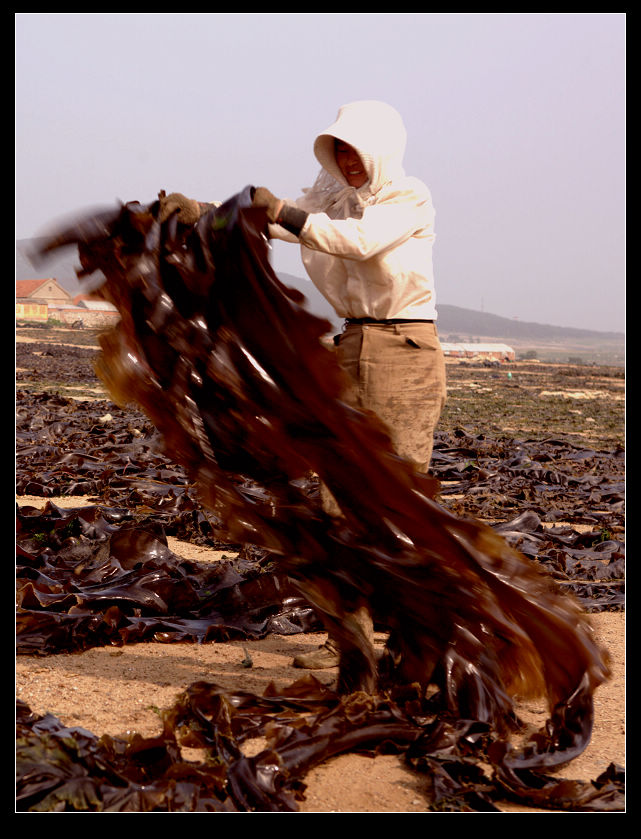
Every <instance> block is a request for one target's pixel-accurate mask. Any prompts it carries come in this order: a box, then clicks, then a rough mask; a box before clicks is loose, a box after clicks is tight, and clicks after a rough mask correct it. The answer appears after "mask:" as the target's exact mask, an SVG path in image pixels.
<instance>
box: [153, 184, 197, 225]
mask: <svg viewBox="0 0 641 839" xmlns="http://www.w3.org/2000/svg"><path fill="white" fill-rule="evenodd" d="M158 200H159V201H160V213H159V215H158V218H159V220H160V222H161V223H162V222H164V221H166V220H167V219H168V218H169V216H170V215H171V214H172V213H174V212H176V213H177V216H178V221H179V222H180V223H181V224H196V222H197V221H198V219H199V218H200V212H201V211H200V204H199V203H198V201H195V200H194V199H193V198H187V197H186V196H185V195H183V194H182V193H180V192H171V193H169V195H165V191H164V190H162V191H161V192H160V193H159V194H158Z"/></svg>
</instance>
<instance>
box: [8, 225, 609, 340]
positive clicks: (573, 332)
mask: <svg viewBox="0 0 641 839" xmlns="http://www.w3.org/2000/svg"><path fill="white" fill-rule="evenodd" d="M37 243H38V240H37V239H19V240H18V241H17V242H16V279H17V280H30V279H40V278H45V277H55V279H56V280H58V282H59V283H60V285H62V286H63V287H64V288H65V289H66V290H67V291H69V292H70V293H71V294H76V293H78V292H79V291H80V290H81V286H80V283H79V282H78V278H77V276H76V273H75V268H76V266H77V265H78V259H77V254H76V251H75V249H74V248H69V249H66V250H63V251H61V252H59V253H57V254H55V255H53V256H52V257H51V258H48V259H47V261H46V262H44V263H43V264H42V265H36V266H34V264H33V262H32V260H31V258H30V254H31V253H33V250H34V248H35V246H36V245H37ZM279 277H280V279H281V280H282V282H283V283H284V284H285V285H288V286H292V287H294V288H297V289H299V291H301V292H302V293H303V294H304V295H305V297H306V298H307V302H308V307H309V309H310V311H312V312H314V314H317V315H319V316H320V317H324V318H326V319H327V320H329V321H330V323H331V324H332V325H333V327H334V328H335V329H337V330H338V329H340V326H341V320H340V318H338V317H337V316H336V314H335V312H334V310H333V309H332V307H331V306H330V304H329V303H328V302H327V301H326V300H325V298H324V297H323V296H322V295H321V294H320V292H319V291H318V290H317V289H316V287H315V286H314V285H313V283H311V282H310V281H309V280H305V279H302V278H301V277H296V276H293V275H292V274H285V273H280V274H279ZM438 315H439V316H438V328H439V333H440V335H441V338H442V339H443V340H456V339H458V340H460V341H464V342H465V341H470V340H473V339H475V338H484V339H489V338H493V339H497V340H501V341H506V342H515V343H520V344H523V343H527V342H532V343H540V342H548V341H549V342H560V343H568V344H573V343H576V342H582V341H587V342H592V341H601V342H607V343H608V344H609V343H613V344H619V343H620V345H621V347H623V341H624V336H623V334H622V333H620V332H599V331H596V330H589V329H575V328H572V327H564V326H551V325H547V324H541V323H530V322H528V321H522V320H513V319H511V318H505V317H501V316H499V315H493V314H490V313H488V312H479V311H476V310H474V309H465V308H462V307H460V306H450V305H448V304H446V303H441V304H439V307H438Z"/></svg>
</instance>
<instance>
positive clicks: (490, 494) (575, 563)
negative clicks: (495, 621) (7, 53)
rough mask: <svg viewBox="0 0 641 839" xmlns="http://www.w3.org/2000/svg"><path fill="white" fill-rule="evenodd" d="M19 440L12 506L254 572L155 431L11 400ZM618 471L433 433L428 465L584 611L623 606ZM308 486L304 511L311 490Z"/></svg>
mask: <svg viewBox="0 0 641 839" xmlns="http://www.w3.org/2000/svg"><path fill="white" fill-rule="evenodd" d="M16 431H17V455H18V456H17V484H16V491H17V493H18V494H19V495H35V496H41V497H44V498H52V499H55V498H56V497H58V496H74V495H88V496H92V497H93V498H94V500H95V503H96V504H100V505H109V506H110V507H112V508H114V507H118V508H121V511H122V512H121V515H124V514H126V517H127V518H128V520H131V521H135V522H136V523H137V524H138V525H144V526H147V527H150V528H154V529H155V530H156V531H158V528H159V527H162V531H163V533H164V535H165V536H174V537H176V538H182V539H185V540H189V541H191V542H194V543H198V544H203V545H209V546H211V547H214V548H218V549H228V550H229V551H234V552H241V554H242V555H243V556H244V557H246V558H247V556H248V554H250V555H251V558H252V559H253V560H256V559H257V556H258V555H262V556H263V557H264V555H265V554H266V552H265V551H260V549H255V548H254V549H252V548H251V546H248V545H238V544H233V543H231V541H230V538H229V535H228V534H227V532H226V530H225V523H224V522H222V521H220V520H218V519H216V518H215V517H214V516H213V515H212V514H210V513H209V512H208V511H207V510H206V509H204V508H203V507H202V505H201V504H200V503H199V500H198V496H197V492H196V491H195V488H194V487H193V486H192V485H191V484H190V483H189V481H188V479H187V476H186V474H185V470H184V469H183V468H182V467H181V466H179V465H177V464H175V463H173V462H172V461H171V460H170V459H169V458H168V457H167V455H165V454H163V453H162V451H161V449H160V444H159V441H158V440H157V433H156V430H155V428H154V427H153V426H152V425H151V423H150V422H149V420H148V419H147V418H146V417H145V416H144V414H142V413H141V412H139V411H137V410H135V409H134V408H132V407H130V408H127V409H124V408H120V407H118V406H117V405H115V404H114V403H112V402H109V401H107V400H99V401H87V402H83V401H75V400H73V399H67V398H65V397H61V396H57V395H54V394H49V393H29V392H23V391H19V392H18V394H17V424H16ZM623 468H624V459H623V457H622V455H621V453H619V452H616V451H614V452H604V451H593V450H589V449H581V448H578V447H576V446H575V445H572V444H571V443H569V442H567V441H563V440H559V439H553V440H545V441H528V440H498V439H489V438H488V437H487V436H483V435H477V436H474V435H472V434H469V433H465V432H463V431H462V430H459V431H457V432H455V433H454V434H447V433H445V432H438V433H437V439H436V443H435V448H434V457H433V472H434V474H435V475H437V476H438V477H439V479H440V480H441V481H442V482H443V484H442V487H441V498H442V500H443V503H444V504H445V505H446V506H447V507H448V508H449V509H451V510H452V511H453V512H455V513H456V514H458V515H464V516H469V515H475V516H478V517H481V518H484V519H489V520H493V521H496V522H497V523H496V524H495V525H494V527H495V529H496V530H497V531H499V532H500V533H502V535H503V536H504V538H506V539H507V540H508V541H510V543H511V544H513V545H514V546H515V547H516V548H518V550H519V551H521V552H522V553H523V554H525V555H526V556H528V557H529V558H531V559H532V561H534V562H537V563H539V564H540V565H542V567H544V568H545V570H546V571H547V572H548V573H549V574H551V575H552V576H553V577H555V578H556V579H557V580H558V581H559V582H560V583H561V584H562V585H563V586H564V587H565V588H566V589H567V590H568V591H571V592H572V593H573V594H574V595H575V596H576V597H578V598H579V599H580V601H581V603H582V606H583V607H584V608H585V609H586V610H587V611H599V610H602V609H618V608H623V605H624V596H625V569H624V544H623V523H624V521H623V520H624V508H623V505H624V498H623ZM306 484H307V487H308V496H309V497H310V499H311V498H313V497H314V496H315V493H316V490H317V486H316V484H317V482H316V481H315V480H314V479H313V478H311V477H310V478H308V479H307V481H306ZM54 515H55V516H61V515H69V514H63V513H62V511H59V512H58V513H54ZM110 515H111V516H112V517H113V515H114V513H113V511H112V512H111V514H110ZM30 521H31V522H32V525H33V527H36V528H38V527H40V529H41V531H42V532H48V531H49V530H52V529H53V527H48V526H47V525H46V524H45V523H43V524H36V521H37V519H35V518H34V517H33V514H32V515H31V517H30ZM577 524H581V525H588V526H589V529H587V530H586V528H585V527H582V528H581V529H580V530H579V529H577V528H575V527H573V525H577ZM264 564H265V560H264V561H263V565H264Z"/></svg>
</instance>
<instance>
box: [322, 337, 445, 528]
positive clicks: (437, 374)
mask: <svg viewBox="0 0 641 839" xmlns="http://www.w3.org/2000/svg"><path fill="white" fill-rule="evenodd" d="M336 351H337V356H338V360H339V363H340V365H341V367H342V368H343V369H344V370H345V371H346V372H347V373H348V374H349V378H350V380H351V381H352V387H351V389H350V391H349V392H348V393H347V394H345V397H344V398H345V400H346V401H347V402H349V403H350V404H352V405H355V406H356V407H358V408H362V409H364V410H371V411H373V412H374V413H375V414H377V415H378V417H379V418H380V419H381V420H382V421H383V422H384V423H385V425H386V426H387V428H388V431H389V433H390V436H391V438H392V444H393V446H394V450H395V451H396V452H397V453H398V454H400V455H401V456H402V457H404V458H407V459H408V460H409V461H410V462H411V463H413V465H414V468H415V469H416V470H417V471H419V472H427V470H428V467H429V463H430V459H431V457H432V447H433V444H434V430H435V428H436V425H437V423H438V421H439V418H440V416H441V411H442V410H443V406H444V404H445V395H446V386H445V361H444V357H443V351H442V349H441V345H440V342H439V339H438V332H437V330H436V325H435V324H433V323H418V322H417V323H394V324H378V323H372V324H369V323H368V324H352V323H348V324H347V325H346V327H345V330H344V332H343V333H342V334H341V335H340V338H339V341H338V344H337V350H336ZM321 497H322V499H323V507H324V509H325V510H326V512H328V513H330V514H332V515H337V513H339V511H338V508H337V506H336V502H335V501H334V499H333V498H332V497H331V495H330V493H329V492H328V491H327V489H326V488H325V487H324V486H321Z"/></svg>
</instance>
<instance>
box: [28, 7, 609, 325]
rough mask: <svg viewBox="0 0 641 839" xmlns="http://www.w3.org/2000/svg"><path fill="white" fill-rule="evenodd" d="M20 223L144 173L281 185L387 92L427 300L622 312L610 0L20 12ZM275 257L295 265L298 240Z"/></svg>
mask: <svg viewBox="0 0 641 839" xmlns="http://www.w3.org/2000/svg"><path fill="white" fill-rule="evenodd" d="M15 24H16V27H15V37H16V181H15V188H16V206H15V228H16V229H15V233H16V238H17V239H23V238H30V237H32V236H37V235H41V234H42V233H43V232H46V230H47V229H48V228H50V227H51V225H52V223H55V222H57V221H59V220H60V219H61V218H65V217H67V216H69V215H73V214H74V213H75V212H76V211H78V210H84V209H86V208H88V207H95V206H105V205H114V204H115V203H116V202H117V201H130V200H138V201H141V202H142V203H148V202H150V201H152V200H154V198H155V197H156V195H157V193H158V191H159V190H160V189H166V190H167V191H168V192H170V191H179V192H183V193H185V194H187V195H189V196H191V197H194V198H198V199H200V200H225V199H226V198H229V197H230V196H232V195H234V194H235V193H237V192H239V191H240V190H241V189H243V187H244V186H245V185H246V184H250V183H251V184H256V185H264V186H267V187H268V188H269V189H271V190H272V192H274V193H276V194H277V195H279V196H281V197H291V198H294V197H296V196H298V195H299V194H300V192H301V189H302V188H303V187H305V186H309V185H310V184H311V183H312V182H313V180H314V178H315V176H316V174H317V172H318V164H317V162H316V160H315V158H314V156H313V152H312V144H313V140H314V138H315V136H316V134H317V133H319V132H320V131H321V130H322V129H324V128H325V127H326V126H327V125H329V124H330V123H331V122H332V121H333V120H334V118H335V116H336V112H337V110H338V108H339V107H340V106H341V105H343V104H345V103H347V102H351V101H353V100H356V99H382V100H384V101H387V102H389V103H390V104H391V105H394V106H395V107H396V108H397V109H398V110H399V111H400V113H401V114H402V116H403V118H404V120H405V123H406V126H407V130H408V148H407V154H406V157H405V168H406V171H407V173H408V174H411V175H414V176H416V177H419V178H421V179H422V180H423V181H425V183H427V184H428V186H429V187H430V190H431V192H432V197H433V200H434V205H435V207H436V233H437V239H436V245H435V251H434V261H435V271H436V283H437V286H436V288H437V300H440V301H441V302H442V303H449V304H453V305H457V306H464V307H467V308H472V309H483V310H484V311H486V312H492V313H494V314H498V315H503V316H505V317H518V318H520V319H521V320H531V321H537V322H539V323H550V324H556V325H560V326H575V327H581V328H587V329H600V330H617V331H623V329H624V318H625V238H624V229H625V168H626V167H625V151H626V149H625V66H626V57H625V45H626V16H625V14H621V13H614V14H602V13H600V14H588V13H577V14H569V13H564V14H552V13H542V14H529V13H528V14H518V13H512V14H498V13H493V14H491V13H480V14H468V13H459V14H285V13H276V14H249V13H244V14H158V13H147V14H124V13H116V14H104V13H99V14H60V13H54V14H22V13H20V14H17V15H16V16H15ZM273 264H274V266H275V268H276V269H277V270H280V271H284V272H288V273H292V274H296V275H298V276H305V271H304V268H303V267H302V263H301V262H300V257H299V252H298V247H297V246H295V245H286V244H283V243H278V245H277V246H276V247H275V249H274V255H273Z"/></svg>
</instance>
